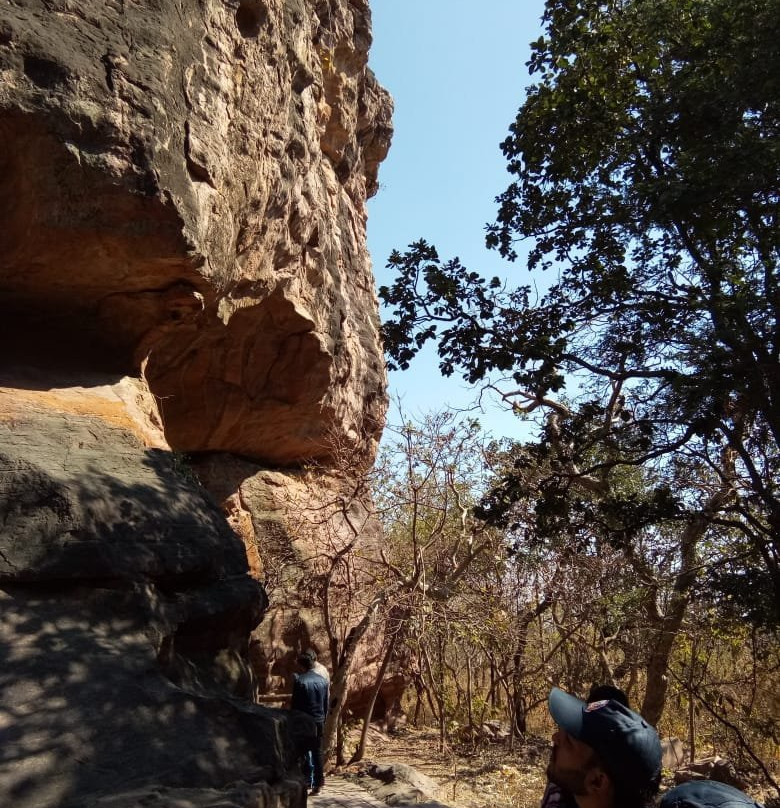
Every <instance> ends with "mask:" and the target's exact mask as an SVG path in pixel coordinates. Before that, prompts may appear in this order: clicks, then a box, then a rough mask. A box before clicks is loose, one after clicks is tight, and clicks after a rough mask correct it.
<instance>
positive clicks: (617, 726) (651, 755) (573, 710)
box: [549, 687, 661, 791]
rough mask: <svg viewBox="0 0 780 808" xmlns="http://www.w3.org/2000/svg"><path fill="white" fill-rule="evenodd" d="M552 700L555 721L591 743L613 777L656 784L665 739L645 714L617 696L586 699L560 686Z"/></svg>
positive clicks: (640, 786) (642, 785)
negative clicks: (660, 736) (594, 699)
mask: <svg viewBox="0 0 780 808" xmlns="http://www.w3.org/2000/svg"><path fill="white" fill-rule="evenodd" d="M549 704H550V714H551V715H552V717H553V719H554V720H555V723H556V724H557V725H558V726H559V727H561V728H562V729H564V730H566V732H568V733H569V735H571V736H572V737H573V738H576V739H577V740H578V741H582V743H585V744H587V745H588V746H590V747H591V749H593V750H594V751H595V752H596V754H597V755H598V756H599V758H601V760H602V761H603V763H604V764H605V766H607V767H608V774H609V775H610V778H611V779H612V780H614V781H617V782H619V783H620V784H622V785H625V786H627V787H630V788H631V789H632V790H639V791H642V790H645V789H647V788H648V787H653V786H655V785H656V781H657V778H658V776H659V774H660V771H661V742H660V740H659V739H658V733H657V732H656V731H655V729H653V727H651V726H650V724H648V723H647V721H645V719H644V718H642V716H641V715H639V714H638V713H635V712H634V711H633V710H630V709H629V708H628V707H626V706H625V705H624V704H621V703H620V702H618V701H615V700H614V699H604V700H602V701H594V702H591V703H586V702H584V701H581V700H580V699H578V698H575V697H574V696H571V695H569V694H568V693H565V692H564V691H563V690H559V689H558V688H557V687H554V688H553V689H552V690H551V691H550V698H549Z"/></svg>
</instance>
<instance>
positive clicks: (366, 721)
mask: <svg viewBox="0 0 780 808" xmlns="http://www.w3.org/2000/svg"><path fill="white" fill-rule="evenodd" d="M404 626H405V621H404V622H402V623H401V625H400V626H399V627H398V628H397V629H396V630H395V631H394V632H393V633H392V634H391V636H390V643H389V644H388V646H387V650H386V651H385V655H384V658H383V659H382V664H381V665H380V666H379V670H378V671H377V675H376V680H375V682H374V687H373V689H372V691H371V697H370V698H369V700H368V704H367V705H366V710H365V712H364V713H363V728H362V730H361V732H360V742H359V743H358V746H357V749H356V750H355V753H354V754H353V755H352V757H351V758H350V761H349V762H350V764H352V763H357V762H358V761H360V760H363V755H365V754H366V739H367V738H368V728H369V725H370V724H371V714H372V713H373V712H374V706H375V705H376V700H377V697H378V696H379V691H380V690H381V689H382V682H384V680H385V674H386V673H387V668H388V667H389V665H390V660H391V659H392V658H393V653H394V652H395V649H396V646H397V645H398V639H399V635H400V633H401V632H402V631H403V628H404Z"/></svg>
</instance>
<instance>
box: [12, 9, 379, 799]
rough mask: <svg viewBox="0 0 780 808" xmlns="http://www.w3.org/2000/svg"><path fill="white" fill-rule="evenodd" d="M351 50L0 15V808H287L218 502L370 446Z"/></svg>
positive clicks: (192, 26) (338, 26)
mask: <svg viewBox="0 0 780 808" xmlns="http://www.w3.org/2000/svg"><path fill="white" fill-rule="evenodd" d="M369 45H370V15H369V9H368V5H367V2H366V0H179V1H178V2H175V3H172V2H171V3H169V2H158V1H157V0H106V2H97V0H15V2H13V3H4V4H2V5H1V6H0V205H2V213H3V227H2V228H0V301H1V302H2V315H3V316H2V317H0V346H1V350H0V599H1V601H2V602H1V603H0V611H1V613H2V619H1V620H0V658H1V659H2V664H0V802H2V803H3V804H9V805H11V804H13V805H15V806H20V807H22V808H23V807H24V806H36V808H41V807H45V806H64V805H74V806H75V805H78V806H89V805H98V804H99V805H108V804H111V805H114V804H115V805H121V806H123V808H124V806H130V805H141V804H161V805H162V804H173V802H175V801H176V800H184V801H187V800H189V801H190V802H191V803H192V804H193V805H194V804H211V803H214V804H217V803H218V804H223V803H224V804H232V803H233V802H236V803H237V804H241V800H249V801H252V804H257V805H269V806H270V805H280V806H295V805H298V804H300V803H301V802H302V801H303V800H304V799H305V795H304V793H303V792H302V791H301V789H300V787H299V784H297V781H294V780H289V777H290V776H291V773H292V772H293V771H294V760H293V758H294V756H293V755H292V754H291V751H290V750H291V745H292V744H293V741H294V738H295V737H296V735H300V734H305V733H307V732H309V731H310V727H308V725H306V724H305V722H304V725H300V726H299V725H298V724H296V723H294V722H293V723H291V720H290V717H289V714H288V713H283V712H280V711H273V710H265V709H263V708H261V707H259V706H258V705H256V704H252V703H250V701H249V698H251V696H252V695H253V694H255V693H256V690H257V678H256V675H255V674H254V673H253V671H252V670H251V669H250V666H249V664H248V661H249V656H250V655H249V643H250V636H251V635H252V632H253V631H255V629H256V627H257V625H258V623H260V621H261V619H262V617H263V614H264V612H265V610H266V608H267V605H268V600H267V595H266V592H265V590H264V588H263V586H262V585H261V584H260V583H259V581H260V580H261V579H262V578H263V576H264V570H267V569H268V564H269V555H268V553H267V552H265V548H266V543H267V542H269V541H270V542H271V543H273V541H275V540H276V538H275V537H276V536H277V534H275V533H274V530H273V525H272V521H273V520H270V521H269V520H264V519H263V517H262V513H261V512H262V503H261V501H262V496H260V499H259V500H258V502H259V503H261V504H257V503H254V501H253V499H252V497H251V496H250V497H249V499H248V500H247V499H246V498H245V497H244V494H243V493H242V491H246V490H249V489H252V490H254V489H253V486H254V487H257V485H256V483H255V482H253V480H255V478H256V474H257V470H258V469H259V468H263V469H266V470H267V472H268V474H272V475H273V474H277V475H279V476H278V477H277V478H275V480H276V482H275V483H274V484H279V485H281V486H282V487H284V486H285V485H287V484H288V483H289V484H290V486H291V490H297V489H296V488H295V486H296V485H297V483H296V482H295V479H296V478H295V475H296V473H297V472H296V471H295V470H296V469H297V468H299V467H301V466H302V465H303V464H305V463H308V462H309V461H311V460H316V461H317V462H318V463H319V464H320V466H321V467H322V468H324V469H327V468H328V467H329V466H330V465H332V464H333V463H334V462H335V460H334V454H335V452H334V447H339V451H340V452H343V451H345V449H346V451H347V452H348V453H349V454H350V456H351V458H352V460H351V463H352V468H353V470H354V471H355V472H356V473H359V472H360V471H361V470H363V469H365V468H366V467H367V466H368V465H369V464H370V463H371V462H372V459H373V455H374V452H375V449H376V444H377V441H378V439H379V436H380V433H381V428H382V424H383V419H384V412H385V406H386V402H385V375H384V365H383V361H382V354H381V348H380V345H379V339H378V318H377V304H376V298H375V294H374V284H373V278H372V275H371V270H370V264H369V259H368V254H367V250H366V245H365V201H366V198H367V196H369V195H370V194H371V193H373V192H374V191H375V189H376V182H377V169H378V166H379V163H380V162H381V160H382V159H383V158H384V156H385V154H386V152H387V148H388V146H389V142H390V136H391V128H390V117H391V112H392V104H391V101H390V98H389V96H388V95H387V94H386V93H385V92H384V91H383V90H382V89H381V88H380V87H379V85H378V84H377V82H376V80H375V79H374V77H373V75H372V73H371V71H370V70H369V69H368V67H367V53H368V47H369ZM215 452H216V453H218V454H216V455H213V453H215ZM188 453H195V454H196V455H197V456H198V458H200V460H199V462H201V461H205V460H209V459H210V458H211V457H212V455H213V456H214V457H215V458H217V459H216V460H214V461H213V462H212V466H213V468H214V469H215V473H214V475H213V476H212V477H211V478H210V484H211V490H209V485H208V484H207V485H206V486H205V487H204V485H203V484H202V482H203V481H200V480H199V479H198V477H197V476H196V474H195V473H194V472H193V469H192V467H191V466H190V464H189V462H188V458H187V454H188ZM237 455H240V456H241V457H242V458H243V460H242V461H241V462H245V463H248V464H250V467H251V469H249V470H247V474H246V477H245V478H240V477H234V476H233V475H232V471H231V472H230V473H228V472H229V470H230V469H232V467H233V466H232V464H233V462H234V460H235V456H237ZM219 458H222V460H220V459H219ZM220 463H222V471H221V472H220V470H219V469H220V465H219V464H220ZM215 464H216V465H215ZM226 480H228V481H229V482H230V485H232V489H230V490H226V489H225V485H224V484H223V483H224V482H225V481H226ZM247 480H249V482H247ZM215 481H221V482H220V484H219V485H217V483H216V482H215ZM285 496H286V495H285ZM313 496H314V499H316V498H317V496H319V494H317V493H315V494H314V495H313ZM220 506H222V507H220ZM255 636H257V635H255ZM287 639H288V641H289V643H291V644H292V645H297V644H300V642H301V640H302V637H295V638H293V637H288V638H287ZM255 641H256V640H255ZM291 647H292V646H291ZM298 723H300V722H298ZM215 789H216V792H215V791H214V790H215ZM193 790H197V791H199V792H200V797H198V798H197V799H196V795H195V794H194V791H193ZM166 800H167V802H166ZM198 800H200V802H198ZM209 800H211V803H209ZM220 800H222V802H220Z"/></svg>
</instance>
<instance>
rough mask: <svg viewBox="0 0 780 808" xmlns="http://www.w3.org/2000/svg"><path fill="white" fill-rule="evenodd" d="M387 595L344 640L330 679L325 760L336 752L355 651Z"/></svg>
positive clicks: (372, 605) (373, 604)
mask: <svg viewBox="0 0 780 808" xmlns="http://www.w3.org/2000/svg"><path fill="white" fill-rule="evenodd" d="M386 597H387V596H386V594H385V593H382V594H379V595H377V596H376V597H375V598H374V599H373V600H372V601H371V603H370V604H369V606H368V608H367V609H366V613H365V614H364V615H363V617H362V618H361V620H360V622H359V623H358V624H357V625H356V626H353V627H352V628H351V629H350V632H349V634H348V635H347V638H346V640H345V641H344V647H343V649H342V651H341V654H340V655H339V664H338V666H337V667H336V669H335V670H334V671H333V676H332V678H331V681H330V703H329V705H328V717H327V719H326V720H325V730H324V732H323V736H322V749H323V756H324V758H325V760H328V759H329V758H330V757H332V755H333V752H334V748H335V740H336V730H337V728H338V725H339V720H340V718H341V710H342V708H343V707H344V702H345V701H346V698H347V691H348V685H349V674H350V672H351V671H352V664H353V662H354V659H355V651H357V647H358V644H359V643H360V641H361V640H362V639H363V637H364V636H365V633H366V632H367V631H368V629H369V628H370V627H371V624H372V623H373V622H374V618H375V617H376V615H377V612H378V611H379V607H380V606H381V605H382V604H383V603H384V602H385V600H386Z"/></svg>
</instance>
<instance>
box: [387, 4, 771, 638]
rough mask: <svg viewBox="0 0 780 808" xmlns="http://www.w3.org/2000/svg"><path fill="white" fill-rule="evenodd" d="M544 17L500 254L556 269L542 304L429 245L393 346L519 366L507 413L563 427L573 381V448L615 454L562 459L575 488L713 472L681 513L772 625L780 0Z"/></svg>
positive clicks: (397, 285) (401, 357)
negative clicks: (616, 479)
mask: <svg viewBox="0 0 780 808" xmlns="http://www.w3.org/2000/svg"><path fill="white" fill-rule="evenodd" d="M543 20H544V23H545V25H546V34H545V36H543V37H541V38H540V39H539V40H538V41H537V42H535V43H533V44H532V56H531V59H530V62H529V68H530V72H531V74H532V75H533V76H535V77H536V80H537V83H536V84H535V85H533V86H532V87H531V88H530V89H529V91H528V94H527V97H526V100H525V102H524V103H523V105H522V107H521V108H520V111H519V113H518V115H517V118H516V120H515V122H514V123H513V124H512V126H511V128H510V134H509V136H508V137H507V139H506V140H505V141H504V143H503V144H502V149H503V152H504V155H505V156H506V158H507V161H508V170H509V172H510V174H511V175H512V176H513V178H514V179H513V182H512V183H511V184H510V185H509V187H508V188H507V189H506V191H505V192H504V193H503V194H501V195H500V196H499V197H498V203H499V210H498V216H497V221H496V222H495V223H494V224H492V225H490V226H489V227H488V234H487V242H488V245H489V246H490V247H493V248H495V249H498V250H499V251H500V253H501V254H502V255H503V256H504V257H506V258H507V259H509V260H510V261H512V260H515V259H516V258H517V257H518V246H517V245H518V242H519V241H521V240H523V239H531V240H532V246H531V249H530V253H529V258H528V266H529V268H530V269H531V270H532V271H537V272H541V273H544V272H546V273H547V274H548V275H549V274H551V273H553V274H554V277H553V278H552V279H550V280H549V282H548V283H549V285H548V286H547V288H546V291H543V293H542V294H541V296H540V297H538V298H537V296H536V292H535V290H534V287H532V286H531V285H530V284H529V285H523V286H519V287H517V288H514V289H509V290H507V289H506V288H505V287H504V285H503V284H502V282H501V281H499V280H498V279H496V278H493V279H492V280H485V279H483V278H482V277H480V276H479V275H478V274H477V273H475V272H471V271H469V270H468V269H467V268H465V267H463V266H462V265H461V264H460V262H459V261H458V259H453V260H450V261H445V262H443V261H441V260H440V259H439V256H438V253H437V251H436V249H435V248H434V247H432V246H431V245H429V244H427V243H426V242H424V241H420V242H417V243H415V244H413V245H411V246H410V248H409V249H408V250H407V252H406V253H404V254H400V253H398V252H394V253H393V254H392V255H391V257H390V259H389V266H390V267H392V268H394V269H395V270H396V271H397V279H396V281H395V282H394V283H393V284H392V285H391V286H389V287H383V288H382V289H381V290H380V296H381V297H382V298H383V300H384V301H385V302H386V303H388V304H390V305H393V306H395V310H394V314H393V318H392V319H391V320H390V321H389V322H388V323H387V324H386V326H385V338H386V347H387V349H388V352H389V353H390V356H391V357H392V358H393V361H394V362H395V363H396V365H397V366H399V367H405V366H407V365H408V363H409V361H410V359H411V358H412V357H413V356H414V354H415V353H416V351H417V350H418V349H419V347H421V346H422V345H423V344H424V343H425V342H426V341H428V340H430V339H433V340H436V342H437V346H438V352H439V356H440V358H441V369H442V371H443V373H445V374H446V375H449V374H451V373H453V372H455V370H459V371H460V372H461V373H462V374H463V375H464V376H465V377H466V378H467V379H468V380H470V381H471V382H479V381H482V382H486V381H487V380H489V379H490V378H491V374H495V373H501V374H506V375H507V376H508V378H509V380H510V381H511V383H512V384H513V385H514V386H515V388H514V389H510V390H507V391H505V395H506V396H507V398H508V399H510V400H511V401H512V402H513V406H514V407H515V409H516V411H518V412H519V413H523V414H532V413H535V412H543V411H546V412H548V413H549V420H548V422H547V423H548V429H549V430H551V431H554V429H555V419H556V417H557V412H556V405H557V404H558V403H559V402H560V396H561V394H562V393H564V391H566V390H567V389H568V390H569V396H570V398H571V399H572V401H573V406H572V407H570V409H571V410H573V411H576V413H577V417H575V418H573V419H570V423H569V424H568V427H569V428H570V429H571V430H572V431H571V433H570V435H569V436H568V440H569V442H570V443H572V444H574V445H578V444H580V445H581V444H582V443H583V442H584V441H592V440H594V439H595V440H598V441H599V442H600V443H601V444H602V446H603V447H604V451H602V452H600V453H598V455H597V458H596V460H595V461H594V464H593V465H591V466H588V465H586V466H577V467H575V466H573V465H570V466H569V468H568V472H567V473H568V474H569V477H570V479H572V480H573V479H574V477H575V476H576V477H577V478H578V479H579V484H581V485H590V484H595V483H601V484H602V485H607V484H608V475H607V474H606V473H605V469H606V468H615V467H621V466H622V467H643V468H646V469H653V470H656V471H658V473H659V474H661V475H664V474H666V475H667V476H668V475H669V471H668V469H670V468H671V467H673V466H674V465H675V464H676V463H681V462H682V463H685V464H686V465H687V467H688V468H690V469H693V470H694V471H695V473H696V474H697V475H699V474H704V473H706V474H709V475H711V476H713V477H714V478H716V479H717V480H718V481H719V483H718V492H717V494H718V495H717V497H716V499H715V500H713V501H709V502H708V501H702V500H701V498H699V497H697V496H696V495H695V492H694V494H691V493H690V491H688V490H686V488H685V487H683V488H682V489H681V490H678V491H675V492H674V493H675V501H676V507H677V508H678V509H679V511H680V514H681V515H685V514H687V518H688V519H689V522H690V524H691V525H694V524H700V525H701V526H702V529H703V530H704V531H706V530H707V529H708V528H709V526H715V527H716V528H718V529H721V528H722V529H725V530H728V531H732V532H736V533H739V534H740V535H741V536H742V537H743V540H744V541H743V545H742V548H741V549H742V551H743V552H741V554H740V555H739V556H738V559H737V558H735V559H734V560H735V561H736V563H735V564H733V565H731V566H730V567H729V568H728V570H726V569H724V570H722V573H723V574H722V575H721V578H720V583H721V585H723V586H725V587H728V586H732V587H733V588H735V589H736V588H739V586H740V585H741V583H742V582H743V581H744V580H745V579H746V578H748V577H752V579H753V580H755V579H757V578H759V579H761V580H762V581H765V582H766V586H765V587H763V591H764V592H765V593H767V599H766V602H765V603H764V608H763V612H764V614H769V615H770V620H771V621H773V622H775V623H776V621H777V620H778V609H779V608H780V607H778V604H780V539H779V538H778V537H780V368H778V353H779V352H780V331H779V330H778V314H779V313H780V286H779V285H778V257H779V254H780V241H779V239H778V213H779V212H780V145H779V141H778V135H779V134H780V92H778V79H777V77H778V75H780V50H778V48H777V47H776V42H777V41H778V38H779V37H780V15H778V14H777V7H776V3H775V2H774V0H656V2H648V0H600V1H599V0H548V1H547V3H546V5H545V13H544V18H543ZM599 419H600V420H601V423H600V426H599V429H594V425H595V423H596V421H598V420H599ZM578 425H579V426H581V427H582V428H581V429H580V430H579V431H577V430H578ZM676 479H677V480H678V481H679V480H680V477H679V476H678V477H677V478H676ZM601 493H602V494H605V493H607V489H606V488H602V491H601ZM702 519H704V521H703V522H702ZM759 591H761V590H759Z"/></svg>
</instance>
